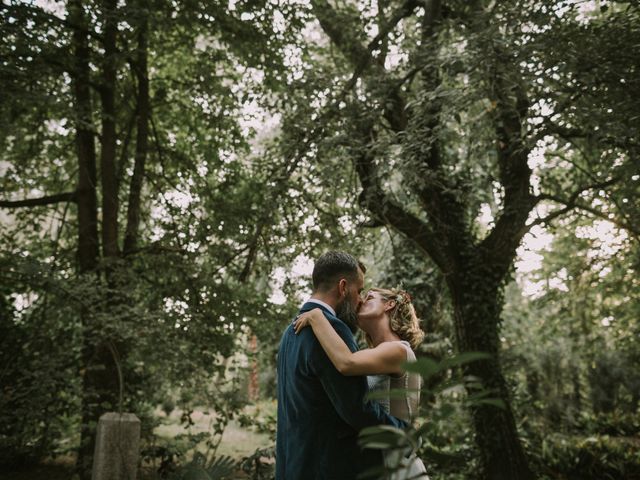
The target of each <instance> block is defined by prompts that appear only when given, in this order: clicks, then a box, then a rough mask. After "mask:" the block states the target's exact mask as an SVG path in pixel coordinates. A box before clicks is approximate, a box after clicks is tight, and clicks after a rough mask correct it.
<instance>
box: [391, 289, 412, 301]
mask: <svg viewBox="0 0 640 480" xmlns="http://www.w3.org/2000/svg"><path fill="white" fill-rule="evenodd" d="M394 300H395V301H396V302H398V304H402V303H411V295H409V292H406V291H405V290H400V291H399V292H398V293H397V294H396V296H395V298H394Z"/></svg>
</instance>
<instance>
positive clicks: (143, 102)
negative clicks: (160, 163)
mask: <svg viewBox="0 0 640 480" xmlns="http://www.w3.org/2000/svg"><path fill="white" fill-rule="evenodd" d="M140 7H141V9H140V10H141V12H140V15H141V17H142V18H141V20H140V24H139V26H138V52H137V55H136V61H135V62H134V67H133V68H134V73H135V76H136V79H137V81H138V95H137V97H138V98H137V102H138V108H137V112H138V114H137V135H136V158H135V164H134V167H133V176H132V177H131V186H130V188H129V201H128V205H127V228H126V231H125V237H124V248H123V250H124V253H125V254H127V253H130V252H132V251H133V250H135V248H136V246H137V243H138V228H139V225H140V203H141V198H140V197H141V195H142V183H143V180H144V171H145V164H146V161H147V153H148V145H149V116H150V113H151V112H150V108H151V107H150V105H149V76H148V72H147V70H148V68H147V32H148V29H149V26H148V19H147V12H146V5H145V3H144V2H141V5H140Z"/></svg>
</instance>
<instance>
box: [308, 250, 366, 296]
mask: <svg viewBox="0 0 640 480" xmlns="http://www.w3.org/2000/svg"><path fill="white" fill-rule="evenodd" d="M358 268H359V269H360V270H362V273H365V272H366V271H367V269H366V268H365V266H364V265H363V264H362V262H359V261H358V260H357V259H356V258H355V257H354V256H353V255H350V254H348V253H346V252H339V251H329V252H325V253H323V254H322V255H321V256H320V258H318V260H316V263H315V265H314V266H313V274H312V275H311V277H312V279H313V291H314V292H317V291H327V290H330V289H331V288H333V287H334V286H335V284H336V283H337V282H338V281H339V280H340V279H341V278H345V277H347V278H349V279H350V280H356V279H357V278H358Z"/></svg>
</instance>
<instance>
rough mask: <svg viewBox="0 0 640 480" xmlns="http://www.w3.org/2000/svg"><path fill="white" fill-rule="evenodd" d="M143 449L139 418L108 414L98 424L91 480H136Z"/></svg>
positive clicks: (130, 415) (127, 414)
mask: <svg viewBox="0 0 640 480" xmlns="http://www.w3.org/2000/svg"><path fill="white" fill-rule="evenodd" d="M139 449H140V420H139V419H138V417H136V416H135V415H134V414H133V413H122V414H120V413H116V412H108V413H105V414H104V415H102V416H101V417H100V421H99V422H98V430H97V433H96V450H95V453H94V455H93V472H92V474H91V480H135V479H136V473H137V471H138V456H139Z"/></svg>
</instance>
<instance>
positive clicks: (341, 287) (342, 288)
mask: <svg viewBox="0 0 640 480" xmlns="http://www.w3.org/2000/svg"><path fill="white" fill-rule="evenodd" d="M338 294H340V297H346V296H347V280H346V279H344V278H341V279H340V281H339V282H338Z"/></svg>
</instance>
